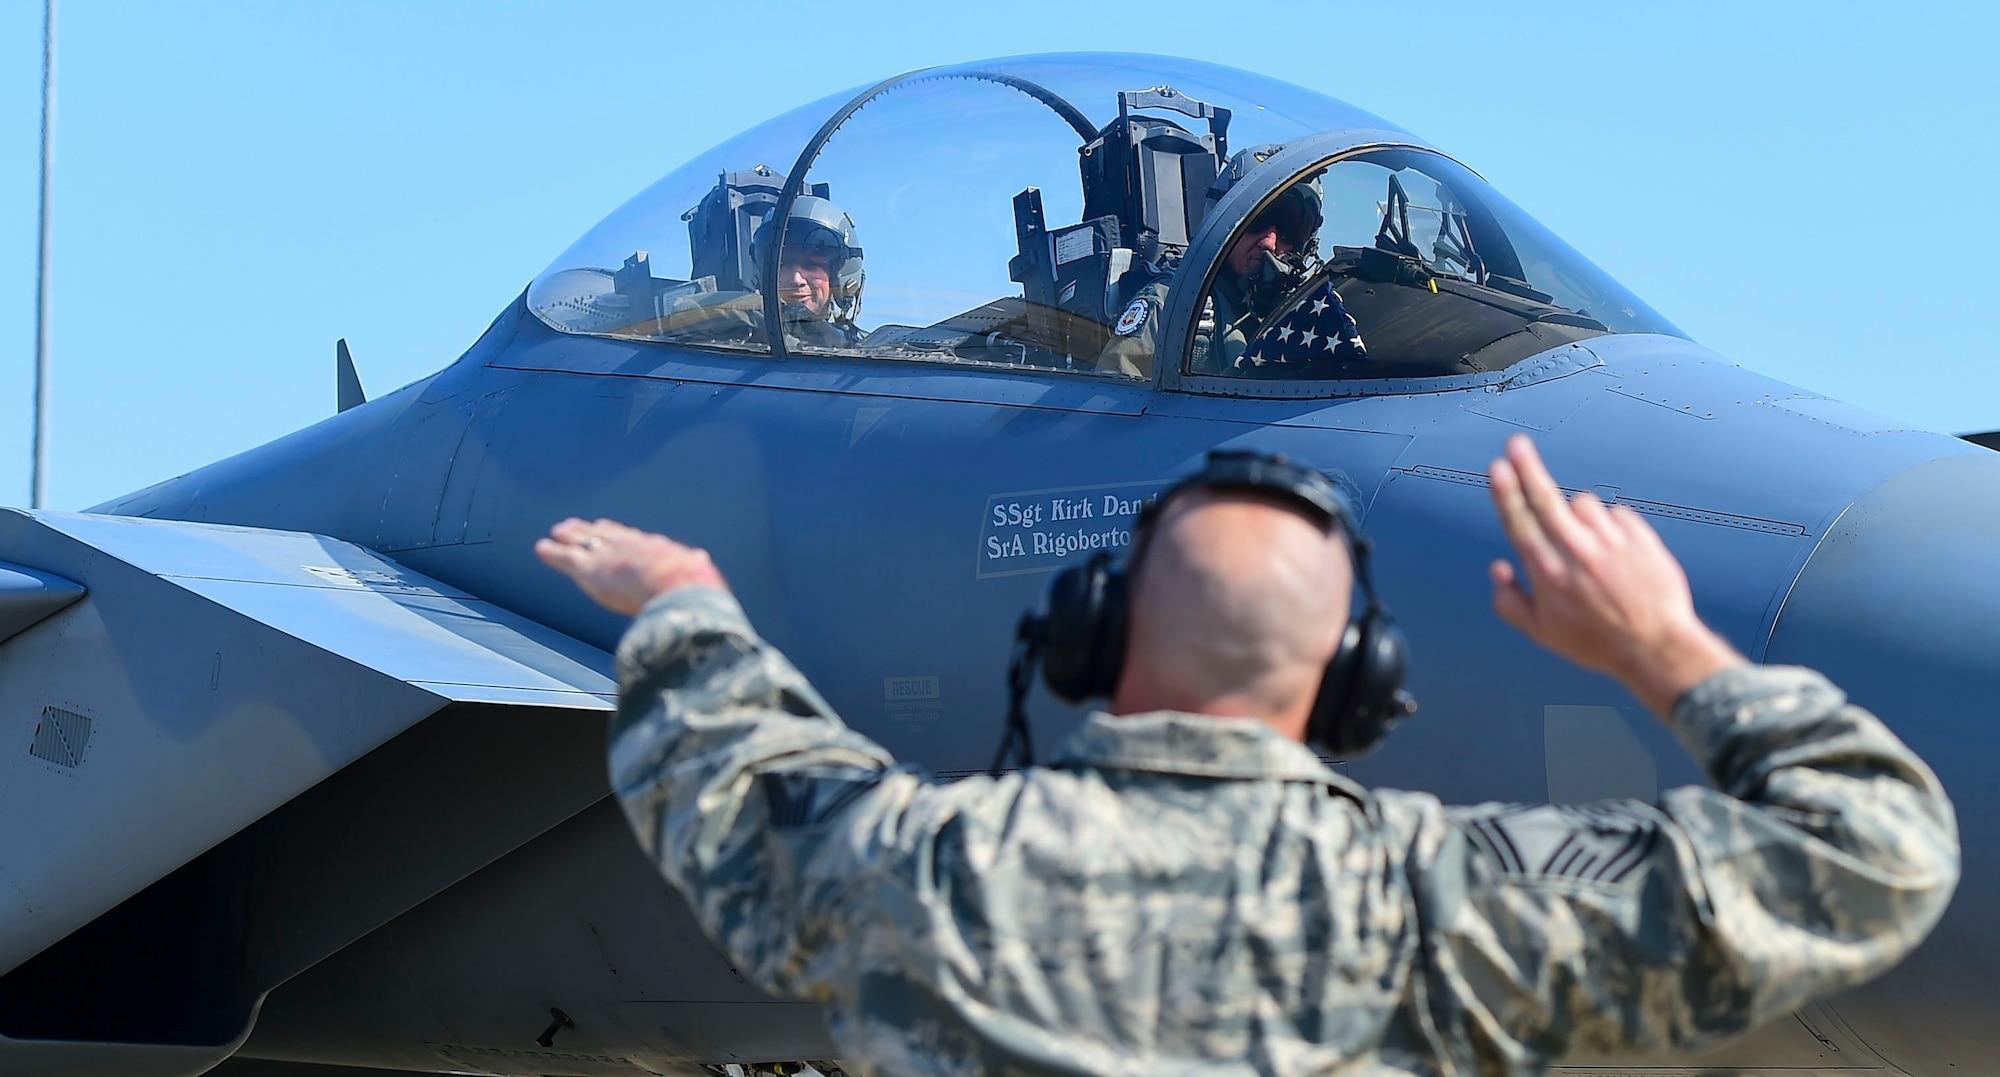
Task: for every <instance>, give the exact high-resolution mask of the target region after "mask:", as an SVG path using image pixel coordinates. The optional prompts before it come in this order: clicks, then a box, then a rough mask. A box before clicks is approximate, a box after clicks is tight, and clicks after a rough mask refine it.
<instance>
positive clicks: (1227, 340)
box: [1097, 268, 1251, 378]
mask: <svg viewBox="0 0 2000 1077" xmlns="http://www.w3.org/2000/svg"><path fill="white" fill-rule="evenodd" d="M1173 282H1174V276H1173V275H1171V274H1170V275H1168V276H1164V277H1160V278H1159V279H1157V280H1154V281H1151V282H1149V283H1148V284H1147V285H1146V286H1145V287H1143V288H1141V289H1139V291H1138V292H1137V293H1136V294H1134V296H1133V297H1132V302H1131V303H1130V304H1128V305H1127V306H1126V307H1125V309H1124V310H1123V311H1121V312H1119V316H1118V318H1117V319H1116V320H1115V321H1113V322H1112V324H1111V339H1110V341H1109V342H1107V343H1106V344H1105V345H1104V350H1103V351H1102V352H1100V353H1099V354H1098V357H1097V369H1098V371H1099V372H1100V373H1105V374H1123V375H1125V376H1127V377H1132V378H1151V377H1152V376H1153V356H1154V355H1155V354H1156V353H1157V352H1158V350H1159V341H1160V336H1159V334H1160V315H1161V312H1162V311H1163V310H1164V309H1165V308H1166V303H1167V291H1168V290H1169V289H1170V288H1172V286H1173ZM1209 303H1210V308H1209V310H1208V311H1207V312H1206V314H1205V316H1204V318H1203V321H1202V324H1200V325H1198V326H1196V328H1195V336H1194V347H1193V352H1192V355H1191V357H1190V358H1189V360H1188V371H1189V372H1190V373H1193V374H1220V373H1222V372H1224V371H1226V370H1229V369H1230V368H1231V367H1232V366H1233V365H1234V364H1235V362H1236V360H1237V359H1238V358H1239V357H1240V356H1242V354H1243V352H1244V349H1245V348H1246V347H1248V345H1249V341H1248V340H1247V339H1246V337H1245V335H1244V334H1245V330H1246V329H1247V328H1251V326H1250V325H1248V324H1247V323H1245V321H1244V319H1243V312H1244V311H1247V310H1248V309H1249V301H1248V296H1247V295H1246V292H1245V289H1244V286H1243V282H1242V278H1240V277H1238V276H1237V275H1236V274H1234V273H1231V272H1230V271H1229V270H1228V269H1227V268H1225V269H1223V270H1222V271H1221V272H1220V273H1218V274H1217V275H1216V278H1215V287H1214V289H1213V290H1212V291H1211V293H1210V295H1209ZM1128 325H1130V326H1131V329H1130V330H1129V331H1127V328H1126V327H1127V326H1128ZM1217 326H1221V327H1222V328H1221V339H1220V340H1219V341H1218V340H1217V329H1216V327H1217Z"/></svg>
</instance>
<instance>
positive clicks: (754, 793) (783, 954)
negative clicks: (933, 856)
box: [609, 588, 924, 1001]
mask: <svg viewBox="0 0 2000 1077" xmlns="http://www.w3.org/2000/svg"><path fill="white" fill-rule="evenodd" d="M618 683H619V693H618V712H617V715H616V717H615V718H614V719H613V723H612V727H611V732H610V745H609V752H610V763H611V784H612V789H613V790H614V791H615V792H616V793H617V795H618V799H619V801H620V803H621V804H622V805H623V806H624V809H625V814H626V817H627V819H629V820H630V822H631V824H632V828H633V831H634V832H635V833H636V834H637V836H638V838H639V843H640V845H641V846H643V847H644V848H645V850H646V852H647V854H648V855H650V856H651V857H652V858H653V860H654V862H655V863H657V864H658V865H659V868H660V871H661V873H662V874H664V875H665V876H666V878H667V881H668V882H670V883H672V884H673V885H674V887H675V888H677V889H678V890H680V891H681V893H682V894H683V895H684V896H685V897H686V898H687V899H688V904H689V905H690V907H692V908H693V910H694V912H695V915H696V917H697V918H698V919H699V920H700V921H701V923H702V926H703V927H704V928H705V929H706V930H707V931H708V933H709V935H710V936H711V937H712V938H713V939H715V941H716V942H717V944H718V945H720V946H721V947H722V948H723V950H724V951H725V952H726V953H728V954H729V955H730V956H731V958H732V959H733V960H734V961H735V962H736V963H737V966H738V968H740V969H741V970H742V971H743V972H744V973H745V974H746V975H748V976H750V977H752V978H753V979H755V980H756V981H757V982H758V983H759V984H760V985H762V986H763V987H764V988H766V989H767V990H771V991H775V992H779V993H782V994H791V995H799V996H803V997H809V998H814V999H817V1000H820V1001H831V1000H833V999H834V998H835V997H836V996H837V995H838V994H839V993H840V991H841V989H842V988H843V987H844V986H847V985H850V984H851V979H852V977H851V976H848V975H847V973H848V972H849V971H850V970H849V969H848V966H850V965H851V964H852V963H853V962H854V961H855V960H856V954H857V952H858V948H859V946H860V945H861V940H862V938H863V937H864V936H865V934H866V933H867V932H868V931H870V930H880V928H879V926H877V927H873V928H871V926H870V924H868V923H864V922H862V921H864V920H875V921H879V920H881V919H883V917H884V915H893V912H892V910H888V909H885V908H883V907H882V905H883V902H882V901H881V900H879V896H878V895H876V894H875V893H874V892H873V891H870V890H869V889H868V888H870V887H871V886H872V885H873V881H874V880H877V879H880V878H881V877H883V876H884V875H885V874H886V875H894V874H895V867H896V861H897V860H898V858H899V857H901V856H902V853H901V851H900V847H899V846H898V844H897V841H896V835H897V823H898V820H899V819H900V818H901V816H900V814H899V812H898V806H899V805H900V804H903V803H907V802H908V801H909V800H910V799H912V798H914V797H915V796H917V794H918V792H919V791H920V789H921V788H922V787H923V785H924V783H923V782H921V781H920V780H919V779H918V778H917V777H916V776H915V775H914V774H912V773H909V772H907V771H900V770H896V769H892V764H893V763H894V760H892V759H891V758H890V757H889V754H888V753H887V752H886V751H884V750H883V749H882V748H881V747H880V746H879V745H877V744H875V743H874V742H873V741H870V740H869V739H868V738H866V737H863V736H862V735H860V734H859V733H856V732H854V731H853V730H851V729H849V728H847V726H845V725H844V724H842V723H841V721H840V719H839V718H838V717H837V716H835V715H834V713H833V711H832V709H831V708H830V707H828V706H827V704H826V702H825V701H824V700H822V699H821V698H820V697H819V694H818V693H817V692H815V691H814V690H813V688H812V686H811V685H810V684H808V683H806V680H805V678H804V677H803V676H802V675H801V674H800V673H799V672H798V670H796V669H794V668H793V667H792V664H791V663H790V662H789V661H787V660H786V659H785V657H784V656H783V655H782V654H780V653H778V651H777V650H776V649H774V648H772V647H771V646H770V645H769V644H767V643H765V642H764V641H763V640H762V639H760V638H759V637H758V636H757V633H756V632H755V630H753V629H752V628H751V627H750V624H749V621H748V620H747V619H746V618H745V617H744V615H743V611H742V609H741V607H739V606H738V605H737V604H736V600H735V599H734V598H732V597H731V596H730V595H729V593H728V592H726V591H722V590H717V589H713V588H684V589H681V590H677V591H673V592H669V593H668V594H665V595H662V596H660V597H658V598H656V599H654V600H653V601H652V602H651V603H650V604H648V605H647V607H646V608H645V609H644V610H643V611H642V612H641V613H640V615H639V617H638V619H637V620H636V621H635V622H634V623H633V625H632V627H631V629H630V630H628V631H627V632H626V634H625V638H624V640H623V641H622V642H621V643H620V645H619V647H618ZM864 806H870V807H871V810H865V811H864V810H862V809H863V808H864ZM857 820H858V822H857ZM836 823H837V824H838V825H835V824H836ZM849 824H854V825H851V826H850V825H849ZM864 891H866V892H864Z"/></svg>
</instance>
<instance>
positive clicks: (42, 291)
mask: <svg viewBox="0 0 2000 1077" xmlns="http://www.w3.org/2000/svg"><path fill="white" fill-rule="evenodd" d="M55 164H56V0H42V208H41V249H40V252H39V255H38V256H37V258H36V260H35V448H34V453H33V457H32V466H33V469H34V472H33V475H32V476H31V477H30V479H29V482H28V505H29V507H31V508H37V509H39V508H44V507H46V505H47V499H48V490H49V330H50V328H51V327H50V324H49V323H50V321H51V318H50V302H49V300H50V296H49V252H50V250H51V248H52V246H53V244H52V243H51V241H50V234H49V211H50V209H51V208H52V205H51V203H52V202H53V200H54V194H55V182H54V180H55Z"/></svg>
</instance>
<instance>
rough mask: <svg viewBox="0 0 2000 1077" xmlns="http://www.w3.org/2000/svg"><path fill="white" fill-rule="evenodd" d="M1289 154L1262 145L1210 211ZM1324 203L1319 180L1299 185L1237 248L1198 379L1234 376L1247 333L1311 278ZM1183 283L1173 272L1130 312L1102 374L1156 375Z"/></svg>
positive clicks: (1210, 320) (1122, 318) (1235, 170)
mask: <svg viewBox="0 0 2000 1077" xmlns="http://www.w3.org/2000/svg"><path fill="white" fill-rule="evenodd" d="M1282 148H1283V147H1280V146H1257V147H1253V148H1251V149H1247V150H1244V151H1242V152H1241V153H1238V154H1236V155H1234V156H1233V157H1231V158H1230V159H1229V163H1228V165H1226V166H1225V167H1224V168H1223V169H1222V171H1221V173H1220V174H1218V175H1217V176H1216V179H1215V183H1214V185H1213V186H1211V187H1210V188H1209V190H1208V205H1209V206H1211V207H1213V206H1214V205H1215V204H1216V203H1217V202H1219V201H1221V199H1222V196H1223V195H1224V194H1226V193H1228V191H1229V189H1230V188H1231V187H1233V186H1234V185H1235V184H1236V182H1237V181H1238V180H1240V179H1242V177H1243V176H1244V175H1245V174H1246V173H1248V172H1249V171H1250V170H1251V169H1252V168H1255V167H1256V166H1258V165H1260V164H1262V163H1263V162H1264V161H1265V160H1266V159H1268V158H1270V157H1271V156H1272V155H1273V154H1275V153H1277V152H1278V150H1280V149H1282ZM1320 199H1321V194H1320V186H1319V183H1318V181H1317V180H1313V181H1309V182H1304V183H1296V184H1293V185H1292V186H1291V187H1289V188H1287V189H1286V190H1285V191H1284V192H1283V193H1281V194H1280V195H1279V196H1278V198H1277V199H1276V200H1275V201H1273V202H1272V203H1271V204H1270V205H1268V206H1265V207H1264V209H1263V210H1262V211H1261V212H1259V213H1258V214H1257V216H1256V217H1255V218H1253V219H1252V220H1251V221H1250V223H1249V224H1248V225H1246V226H1245V227H1244V229H1243V232H1242V234H1241V235H1239V236H1237V238H1236V241H1235V243H1233V244H1231V245H1230V248H1229V253H1228V254H1226V255H1225V256H1224V257H1223V259H1222V265H1221V266H1220V267H1218V271H1217V273H1216V279H1215V286H1214V288H1213V289H1212V291H1211V299H1212V307H1213V309H1212V311H1211V312H1209V315H1212V316H1209V315H1205V316H1204V318H1203V321H1202V325H1201V327H1200V328H1199V329H1198V330H1197V332H1196V340H1195V344H1194V355H1193V357H1192V360H1191V363H1192V365H1191V367H1190V372H1191V373H1196V374H1214V373H1220V372H1222V371H1225V370H1227V369H1229V368H1230V367H1231V366H1232V365H1233V364H1234V363H1235V362H1236V361H1237V360H1238V359H1239V358H1240V357H1241V356H1242V355H1243V352H1244V349H1245V347H1246V346H1247V344H1248V338H1247V334H1248V333H1250V332H1252V331H1253V330H1254V329H1255V327H1256V326H1257V324H1258V323H1259V322H1260V321H1261V320H1262V319H1263V318H1264V317H1265V316H1266V315H1268V314H1270V313H1271V311H1272V310H1274V309H1276V307H1277V305H1278V304H1279V303H1281V302H1283V301H1284V299H1285V297H1286V295H1287V294H1288V293H1289V292H1290V291H1291V289H1292V288H1293V287H1294V286H1295V285H1297V284H1298V283H1299V282H1300V281H1301V280H1303V279H1304V276H1305V272H1306V270H1307V266H1308V262H1309V260H1310V258H1311V255H1312V253H1313V251H1314V248H1315V247H1316V246H1317V243H1318V238H1319V237H1318V233H1319V227H1320V223H1321V215H1320ZM1177 277H1178V273H1170V274H1167V275H1163V276H1161V277H1159V278H1158V279H1156V280H1154V281H1151V282H1150V283H1148V284H1147V285H1145V286H1144V287H1143V288H1141V289H1140V290H1139V292H1138V294H1137V295H1136V296H1134V298H1133V299H1132V302H1131V303H1129V304H1127V305H1126V307H1125V309H1124V310H1123V311H1122V312H1121V313H1120V314H1119V316H1118V320H1117V321H1116V322H1115V323H1113V325H1112V327H1111V334H1112V335H1111V340H1110V342H1109V343H1107V344H1106V345H1105V347H1104V351H1103V352H1102V353H1101V354H1100V355H1099V356H1098V360H1097V369H1098V370H1099V371H1101V372H1105V373H1118V374H1124V375H1126V376H1127V377H1141V378H1144V377H1151V376H1152V372H1153V354H1154V351H1155V348H1156V345H1157V343H1158V334H1159V323H1160V313H1161V311H1162V309H1163V308H1164V307H1165V305H1166V297H1167V292H1168V291H1169V289H1171V288H1172V287H1173V284H1174V282H1175V280H1176V279H1177Z"/></svg>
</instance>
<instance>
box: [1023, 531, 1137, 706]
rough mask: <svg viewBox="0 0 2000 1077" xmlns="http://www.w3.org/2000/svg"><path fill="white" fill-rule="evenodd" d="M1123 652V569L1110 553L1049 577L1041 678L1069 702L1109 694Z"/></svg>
mask: <svg viewBox="0 0 2000 1077" xmlns="http://www.w3.org/2000/svg"><path fill="white" fill-rule="evenodd" d="M1124 657H1125V574H1124V572H1123V571H1121V570H1120V569H1119V568H1118V566H1117V565H1116V564H1115V563H1114V562H1113V560H1112V558H1111V556H1110V555H1109V554H1104V553H1100V554H1098V555H1096V556H1094V557H1092V558H1091V559H1090V560H1089V561H1087V562H1085V563H1084V564H1081V565H1077V566H1075V567H1074V568H1066V569H1064V570H1063V571H1062V572H1060V573H1057V574H1056V577H1055V579H1053V580H1050V581H1049V593H1048V604H1047V613H1046V614H1045V616H1044V620H1043V638H1042V681H1043V683H1045V684H1047V685H1048V686H1049V692H1050V693H1051V694H1052V695H1054V696H1055V697H1056V698H1057V699H1060V700H1063V701H1064V702H1067V703H1081V702H1083V701H1084V700H1086V699H1090V698H1093V697H1103V696H1109V695H1110V694H1111V692H1112V690H1113V689H1115V688H1116V687H1117V686H1118V674H1119V670H1120V668H1121V667H1122V666H1123V664H1124Z"/></svg>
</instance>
